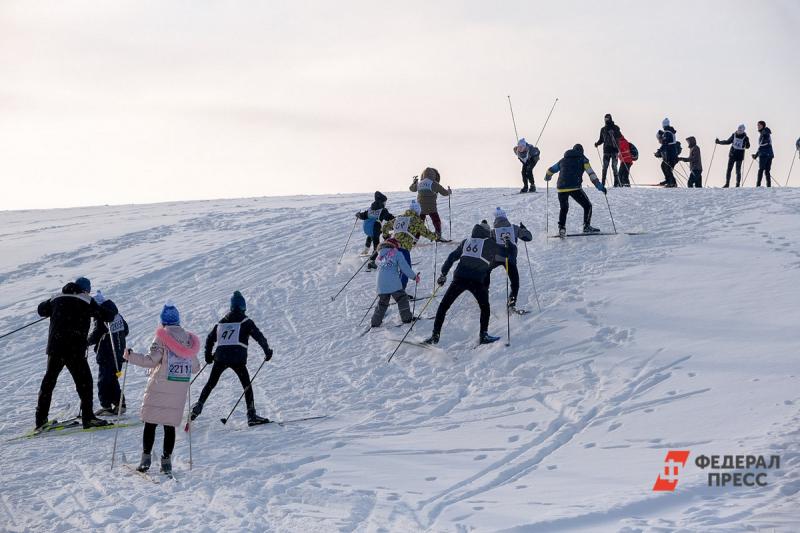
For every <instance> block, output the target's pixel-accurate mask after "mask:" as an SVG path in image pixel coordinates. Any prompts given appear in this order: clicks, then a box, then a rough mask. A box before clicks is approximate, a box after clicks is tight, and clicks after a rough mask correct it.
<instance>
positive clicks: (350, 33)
mask: <svg viewBox="0 0 800 533" xmlns="http://www.w3.org/2000/svg"><path fill="white" fill-rule="evenodd" d="M799 50H800V2H798V1H797V0H771V1H761V2H753V1H752V0H749V1H748V0H735V1H734V0H720V1H707V2H706V1H698V0H695V1H684V0H670V1H669V2H658V3H656V2H643V1H615V2H588V1H587V2H578V1H563V0H559V1H557V2H553V1H547V2H534V1H513V2H512V1H503V2H487V1H460V2H430V1H419V2H418V1H404V2H392V3H388V2H376V1H374V0H373V1H340V2H321V1H320V2H300V1H296V2H294V1H282V2H277V1H237V2H230V1H228V2H226V1H213V2H212V1H205V0H192V1H189V0H186V1H180V2H178V1H165V0H158V1H141V0H137V1H131V2H121V1H107V0H104V1H99V0H97V1H88V0H83V1H81V0H75V1H68V2H64V1H55V0H53V1H46V2H45V1H32V0H21V1H10V0H3V1H0V180H2V185H3V192H4V194H3V195H2V196H1V197H0V209H21V208H34V207H36V208H38V207H68V206H79V205H98V204H119V203H140V202H157V201H168V200H169V201H171V200H191V199H205V198H230V197H243V196H262V195H279V194H317V193H336V192H359V191H363V192H367V191H373V190H375V189H381V190H384V191H392V190H405V189H406V188H407V187H408V184H409V181H410V177H411V176H412V175H414V174H418V173H419V172H420V171H421V170H422V169H423V168H424V167H425V166H435V167H437V168H438V169H439V171H440V172H441V174H442V177H443V182H444V183H445V184H448V185H450V186H452V187H453V188H454V189H457V188H458V187H497V186H502V187H512V186H513V187H519V186H521V180H520V176H519V167H520V165H519V163H518V162H517V160H516V159H515V157H514V154H513V153H512V151H511V148H512V146H513V145H514V142H515V138H514V130H513V127H512V124H511V118H510V115H509V111H508V100H507V99H506V95H509V94H510V95H511V96H512V99H513V102H514V110H515V112H516V115H517V125H518V127H519V131H520V135H522V136H525V137H526V138H527V139H528V140H529V141H531V142H532V141H533V140H535V138H536V136H537V135H538V132H539V130H540V129H541V126H542V123H543V121H544V119H545V117H546V115H547V111H548V110H549V108H550V106H551V105H552V102H553V100H554V98H556V97H558V98H559V103H558V105H557V106H556V109H555V111H554V113H553V117H552V119H551V121H550V124H549V125H548V127H547V130H546V131H545V133H544V136H543V137H542V140H541V142H540V145H539V146H540V148H541V150H542V160H541V162H540V163H539V165H538V166H537V167H536V169H535V170H534V175H535V177H536V183H537V185H543V184H544V182H543V181H542V176H543V174H544V170H545V168H546V167H547V166H548V165H550V164H552V163H554V162H556V161H557V160H558V159H559V158H560V157H561V155H562V154H563V152H564V150H565V149H567V148H569V147H571V146H572V145H573V144H574V143H576V142H581V143H582V144H583V145H584V146H585V147H586V148H587V156H589V157H590V159H591V160H592V163H593V165H594V166H595V168H597V167H599V162H598V161H597V155H596V152H594V149H593V148H592V146H591V145H592V143H593V142H594V141H595V140H596V139H597V135H598V131H599V128H600V127H601V126H602V123H603V115H604V114H605V113H609V112H610V113H612V114H613V116H614V119H615V121H616V122H617V124H619V125H620V127H621V128H622V131H623V133H624V134H625V135H626V137H627V138H629V139H630V140H631V141H632V142H634V143H635V144H636V145H637V147H638V148H639V150H640V152H641V154H642V157H641V159H640V161H639V163H638V164H636V165H635V166H634V167H633V169H632V172H633V176H634V179H635V180H636V181H638V182H643V183H644V182H649V183H655V182H657V181H661V179H662V178H661V172H660V170H659V168H658V160H656V159H655V158H654V157H652V155H651V154H652V152H653V151H654V150H655V148H656V140H655V133H656V131H657V130H658V129H659V128H660V126H661V119H662V118H664V117H665V116H668V117H669V118H670V119H671V121H672V123H673V125H674V126H675V127H676V128H677V130H678V137H679V139H681V140H683V139H684V138H685V137H686V136H688V135H694V136H696V137H697V138H698V141H699V144H700V146H701V149H702V150H703V156H704V162H705V166H706V168H708V164H709V162H710V157H711V152H712V149H713V141H714V138H715V137H721V138H722V137H727V136H728V135H730V133H731V132H732V131H733V130H734V129H735V128H736V126H737V125H738V124H739V123H742V122H743V123H745V124H746V125H747V130H748V133H749V134H750V136H751V141H753V142H754V144H755V140H756V139H757V133H756V122H757V121H758V120H766V121H767V124H768V125H769V126H770V127H771V128H772V130H773V134H774V145H775V152H776V159H775V161H774V164H773V175H774V176H775V177H776V178H777V179H779V180H780V181H781V183H783V182H784V180H785V179H786V175H787V173H788V170H789V165H790V162H791V157H792V153H793V151H794V141H795V139H797V137H798V136H800V106H798V94H800V68H799V67H798V51H799ZM684 145H685V141H684ZM727 150H728V147H719V148H718V149H717V153H716V155H715V160H714V165H713V168H712V169H711V170H712V184H714V183H716V185H721V183H722V180H723V171H724V165H725V162H726V159H727ZM684 155H686V154H684ZM747 164H749V159H748V160H746V161H745V165H747ZM798 165H800V163H797V164H796V165H795V166H798ZM756 167H757V165H756V166H754V168H753V170H752V173H751V175H750V178H749V181H750V183H751V184H752V183H754V178H755V171H756ZM790 184H794V185H796V186H797V185H800V167H798V168H795V169H794V171H793V175H792V181H791V183H790ZM390 200H391V198H390Z"/></svg>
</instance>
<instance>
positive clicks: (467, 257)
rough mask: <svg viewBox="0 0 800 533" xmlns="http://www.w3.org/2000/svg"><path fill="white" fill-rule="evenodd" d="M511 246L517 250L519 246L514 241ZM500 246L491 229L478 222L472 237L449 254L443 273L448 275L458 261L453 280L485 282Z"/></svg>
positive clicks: (443, 266) (473, 229)
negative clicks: (492, 236)
mask: <svg viewBox="0 0 800 533" xmlns="http://www.w3.org/2000/svg"><path fill="white" fill-rule="evenodd" d="M509 247H510V248H513V249H514V250H515V251H516V248H517V247H516V245H515V244H514V243H509ZM499 248H500V247H499V246H498V245H497V243H496V242H495V241H494V239H492V238H491V232H490V231H489V229H488V228H487V227H484V226H482V225H480V224H476V225H475V227H474V228H472V238H470V239H464V240H463V241H461V244H459V245H458V248H456V249H455V250H453V251H452V252H450V255H448V256H447V260H446V261H445V262H444V264H443V265H442V275H443V276H446V275H447V273H448V272H449V271H450V268H451V267H452V266H453V264H454V263H455V262H456V261H458V266H457V267H456V271H455V272H454V273H453V280H464V281H479V282H483V281H484V280H485V279H486V276H487V275H488V274H489V272H491V269H492V264H493V263H494V258H495V256H496V255H497V254H498V253H499ZM477 252H480V254H478V253H477ZM476 255H477V257H476Z"/></svg>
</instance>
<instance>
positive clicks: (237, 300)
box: [231, 291, 247, 311]
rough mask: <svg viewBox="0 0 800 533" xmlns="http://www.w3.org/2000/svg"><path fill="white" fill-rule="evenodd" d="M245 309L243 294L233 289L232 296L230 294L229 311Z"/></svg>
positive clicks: (245, 303)
mask: <svg viewBox="0 0 800 533" xmlns="http://www.w3.org/2000/svg"><path fill="white" fill-rule="evenodd" d="M237 309H238V310H240V311H246V310H247V302H245V301H244V296H242V293H241V292H239V291H234V292H233V296H231V311H236V310H237Z"/></svg>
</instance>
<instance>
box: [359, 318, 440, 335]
mask: <svg viewBox="0 0 800 533" xmlns="http://www.w3.org/2000/svg"><path fill="white" fill-rule="evenodd" d="M434 318H436V317H432V316H425V317H422V316H418V317H415V318H414V320H415V321H420V320H433V319H434ZM410 325H411V323H410V322H409V323H405V322H401V323H399V324H392V327H395V328H402V327H403V326H410ZM380 327H381V326H378V327H376V328H374V327H372V326H367V329H365V330H364V331H362V332H361V333H359V334H358V336H359V337H363V336H364V335H366V334H367V333H369V332H370V331H372V330H373V329H378V328H380Z"/></svg>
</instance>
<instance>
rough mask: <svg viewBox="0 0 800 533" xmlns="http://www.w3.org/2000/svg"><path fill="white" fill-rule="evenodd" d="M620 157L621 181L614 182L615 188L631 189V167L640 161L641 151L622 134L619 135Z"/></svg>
mask: <svg viewBox="0 0 800 533" xmlns="http://www.w3.org/2000/svg"><path fill="white" fill-rule="evenodd" d="M618 157H619V162H620V163H622V167H621V168H620V169H619V179H618V180H615V181H614V187H630V186H631V179H630V176H631V165H633V162H634V161H636V160H637V159H639V150H637V148H636V146H634V145H633V143H632V142H630V141H628V139H626V138H625V136H624V135H622V132H620V133H619V155H618Z"/></svg>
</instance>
